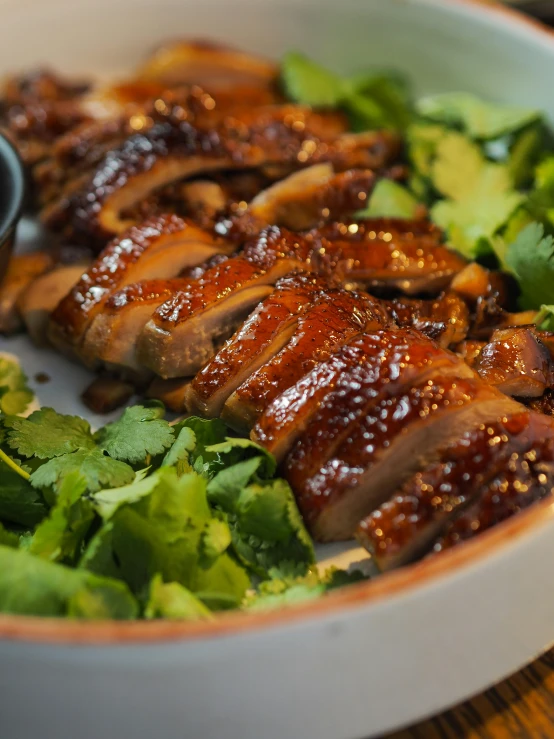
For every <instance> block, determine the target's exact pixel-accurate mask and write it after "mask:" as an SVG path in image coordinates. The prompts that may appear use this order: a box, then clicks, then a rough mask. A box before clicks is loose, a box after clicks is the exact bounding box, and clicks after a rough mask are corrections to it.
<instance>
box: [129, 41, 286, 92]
mask: <svg viewBox="0 0 554 739" xmlns="http://www.w3.org/2000/svg"><path fill="white" fill-rule="evenodd" d="M278 74H279V68H278V66H277V65H276V64H275V63H274V62H271V61H269V60H267V59H264V58H262V57H258V56H254V55H253V54H248V53H246V52H244V51H239V50H238V49H233V48H232V47H230V46H226V45H223V44H219V43H214V42H213V41H206V40H178V41H171V42H167V43H164V44H162V45H160V46H159V47H158V48H157V49H156V50H155V51H154V52H153V53H152V54H151V55H150V56H149V58H148V59H147V60H146V62H145V63H144V64H143V65H142V66H141V67H139V69H138V70H137V76H138V77H139V78H140V79H144V80H150V81H153V82H157V83H161V84H163V85H164V86H166V87H175V86H176V85H184V84H194V85H200V86H201V87H204V88H206V89H207V90H210V92H213V91H215V90H219V89H223V90H228V89H229V88H233V87H235V88H236V87H239V88H240V87H243V86H245V85H246V86H249V87H250V86H257V87H261V88H268V87H269V88H272V87H273V86H274V85H276V82H277V77H278Z"/></svg>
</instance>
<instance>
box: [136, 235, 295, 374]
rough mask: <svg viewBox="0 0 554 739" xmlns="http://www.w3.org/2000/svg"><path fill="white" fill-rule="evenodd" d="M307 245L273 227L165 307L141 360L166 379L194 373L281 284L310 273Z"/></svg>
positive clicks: (152, 324) (147, 334)
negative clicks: (289, 276)
mask: <svg viewBox="0 0 554 739" xmlns="http://www.w3.org/2000/svg"><path fill="white" fill-rule="evenodd" d="M308 254H309V245H308V244H306V243H305V242H304V241H303V240H302V239H301V238H299V237H297V236H296V235H295V234H291V233H289V232H285V231H282V230H280V229H278V228H270V229H267V230H266V231H264V232H262V234H261V235H260V237H259V238H258V239H256V241H255V242H253V243H252V244H249V245H247V246H246V247H245V250H244V252H243V253H242V254H240V255H238V256H236V257H233V258H232V259H228V260H227V261H225V262H222V263H221V264H218V265H216V266H215V267H212V268H211V269H209V270H207V271H206V272H205V273H204V274H203V275H202V277H200V278H199V279H198V280H195V281H194V282H192V281H191V282H188V283H187V284H186V285H185V286H184V287H183V289H182V290H181V291H180V292H178V293H177V294H176V295H175V297H174V298H172V299H171V300H168V301H167V302H166V303H164V304H163V305H161V306H160V307H159V308H158V310H157V311H156V312H155V313H154V315H153V316H152V318H151V320H150V321H149V322H148V323H147V325H146V327H145V329H144V331H143V332H142V335H141V337H140V340H139V345H138V358H139V361H140V362H141V363H142V364H144V365H145V366H146V367H149V368H150V369H151V370H153V371H154V372H155V373H156V374H157V375H160V376H161V377H164V378H169V377H186V376H188V375H193V374H195V373H196V372H198V370H199V369H200V368H201V367H202V365H204V364H205V363H206V362H207V361H208V360H209V359H211V357H213V355H214V354H215V343H216V342H219V341H221V339H222V338H228V336H229V335H230V334H232V333H233V331H235V330H236V328H237V326H238V325H240V323H241V322H242V321H244V319H245V318H246V317H247V316H248V315H249V314H250V313H251V312H252V310H253V309H254V308H255V306H256V305H257V304H258V303H259V302H260V301H261V300H263V299H264V298H266V297H267V296H268V295H269V294H270V293H271V292H272V290H273V285H274V284H275V283H276V282H277V280H278V279H279V278H281V277H284V276H285V275H287V274H289V273H292V272H296V271H308V269H309V266H308V262H307V255H308Z"/></svg>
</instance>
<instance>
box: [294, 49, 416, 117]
mask: <svg viewBox="0 0 554 739" xmlns="http://www.w3.org/2000/svg"><path fill="white" fill-rule="evenodd" d="M281 79H282V82H283V87H284V90H285V94H286V95H287V96H288V97H289V98H290V99H291V100H294V101H295V102H297V103H303V104H304V105H312V106H314V107H327V108H329V107H330V108H338V107H341V108H343V109H345V110H346V111H347V112H348V113H349V114H350V117H351V122H352V124H353V128H354V129H355V130H367V129H369V128H398V129H403V128H405V127H406V126H407V125H408V123H409V121H410V120H411V116H412V111H411V103H410V97H409V92H408V88H407V85H406V83H405V81H404V80H402V79H401V78H400V77H399V76H398V75H397V74H391V73H384V72H369V73H367V72H365V73H362V74H357V75H354V76H352V77H341V76H340V75H337V74H334V73H333V72H330V71H329V70H327V69H325V67H322V66H321V65H320V64H318V63H317V62H314V61H312V60H310V59H308V58H307V57H305V56H304V55H303V54H299V53H298V52H289V53H288V54H286V55H285V57H284V58H283V61H282V66H281Z"/></svg>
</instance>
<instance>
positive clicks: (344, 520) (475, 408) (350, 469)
mask: <svg viewBox="0 0 554 739" xmlns="http://www.w3.org/2000/svg"><path fill="white" fill-rule="evenodd" d="M520 408H521V406H519V405H518V404H517V403H515V402H514V401H512V400H511V399H509V398H507V397H506V396H504V395H502V393H500V392H498V391H497V390H496V389H494V388H491V387H489V386H488V385H486V384H485V383H484V382H482V381H481V380H479V379H473V378H458V377H445V376H444V374H443V372H442V370H441V371H439V372H438V374H436V375H435V377H434V378H433V377H432V378H430V379H426V380H424V381H423V382H422V381H421V380H420V381H419V382H418V383H417V384H415V385H413V386H412V387H410V388H409V389H404V391H403V392H402V393H400V394H398V395H396V396H395V397H390V396H389V397H386V398H381V399H380V400H379V401H378V402H375V401H369V403H366V404H365V405H364V407H363V409H362V412H361V413H360V414H359V415H358V419H359V420H357V422H355V423H350V424H349V426H348V429H347V433H346V435H345V434H344V433H343V434H342V437H341V443H340V444H338V445H337V444H336V442H335V441H333V442H332V443H331V444H330V445H327V448H325V445H323V449H322V451H323V454H322V455H321V456H320V457H319V458H318V460H317V463H316V466H315V470H314V469H313V465H306V463H305V459H306V454H307V450H306V448H304V443H303V442H304V438H305V437H306V436H308V435H309V434H314V433H317V430H318V427H317V426H316V425H314V422H312V424H310V427H308V429H306V431H305V433H304V434H303V435H302V437H301V438H300V439H299V440H298V442H297V444H296V446H295V448H294V449H293V450H292V452H291V454H290V455H289V457H288V458H287V460H286V463H285V476H286V478H287V479H288V481H289V482H290V484H291V486H292V488H293V490H294V492H295V495H296V500H297V502H298V505H299V508H300V510H301V512H302V514H303V516H304V520H305V521H306V522H307V524H308V526H309V527H310V529H311V531H312V533H313V535H314V537H315V538H316V539H318V540H321V541H336V540H343V539H348V538H350V537H351V536H352V535H353V533H354V531H355V529H356V526H357V524H358V523H359V521H360V520H361V519H363V518H364V517H365V516H367V515H369V513H371V512H372V511H373V510H374V509H375V508H377V507H378V506H379V505H381V504H382V503H383V502H384V501H385V500H386V499H387V498H388V497H389V496H390V495H391V494H392V493H393V492H394V491H395V490H396V489H397V488H398V487H399V486H400V485H401V484H402V483H403V482H404V481H405V480H406V479H407V478H408V477H409V476H410V475H411V474H413V473H414V472H416V471H417V470H418V469H421V467H423V466H425V465H427V464H429V462H430V461H432V460H433V459H434V458H435V457H436V454H437V452H438V450H439V449H440V448H441V446H443V445H444V444H445V443H448V442H449V441H451V440H454V439H456V438H459V437H460V435H462V434H464V433H465V431H467V430H470V429H472V428H475V427H477V426H479V425H480V424H482V423H487V422H489V421H491V420H496V419H497V418H500V417H502V416H504V415H508V414H510V413H513V412H517V410H518V409H520ZM348 410H349V408H348V406H347V407H346V408H344V409H343V413H344V414H347V413H348ZM319 432H320V433H321V434H322V435H323V436H327V435H328V431H327V429H319ZM329 446H330V447H331V451H330V453H329V448H328V447H329Z"/></svg>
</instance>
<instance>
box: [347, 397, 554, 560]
mask: <svg viewBox="0 0 554 739" xmlns="http://www.w3.org/2000/svg"><path fill="white" fill-rule="evenodd" d="M551 433H552V422H551V421H550V420H549V419H548V420H547V419H544V418H542V417H541V416H539V415H537V414H535V413H530V412H529V411H523V410H522V411H520V412H519V413H516V414H515V415H512V416H509V417H504V418H501V419H498V420H497V421H494V422H490V423H486V424H481V425H480V426H477V427H476V428H474V429H471V430H470V431H468V432H466V433H465V434H464V435H463V436H461V438H459V439H456V440H455V441H454V442H453V443H452V444H450V445H448V446H446V447H445V448H444V449H442V450H441V451H440V453H439V455H438V459H437V461H436V462H434V463H433V464H432V465H430V466H429V467H427V468H426V469H424V470H423V471H421V472H417V473H416V474H415V475H414V476H413V477H411V478H410V479H409V480H408V481H407V482H406V483H404V485H403V486H402V488H401V489H400V490H399V491H398V492H397V493H396V494H395V495H394V496H393V497H392V498H391V499H390V500H388V501H387V502H385V503H383V505H381V507H380V508H378V509H377V510H376V511H373V513H371V515H369V516H368V517H367V518H365V519H364V520H363V521H362V522H361V523H360V525H359V526H358V529H357V533H356V538H357V539H358V541H359V542H360V543H361V544H362V545H363V546H364V547H365V548H366V549H367V550H368V551H369V552H371V554H372V557H373V559H374V561H375V562H376V564H377V566H378V567H379V569H381V570H389V569H392V568H394V567H399V566H402V565H404V564H407V563H408V562H411V561H412V560H414V559H417V558H418V557H420V556H421V555H422V554H424V553H425V552H426V551H428V550H429V549H430V547H431V546H432V544H433V541H434V540H435V539H436V538H437V537H438V536H439V535H440V533H441V532H442V531H443V530H444V529H445V528H446V526H447V525H448V523H449V522H450V521H452V519H454V518H455V517H456V516H457V515H458V514H459V511H460V510H462V509H463V508H467V506H468V505H469V504H471V503H472V501H473V500H474V499H475V497H476V496H477V495H478V494H479V491H480V490H481V489H482V487H483V485H485V484H486V483H487V482H488V481H490V480H491V479H493V478H494V477H495V476H496V475H497V474H498V473H499V472H502V471H503V470H505V469H506V467H507V466H508V462H509V460H511V459H512V455H514V454H521V453H522V452H526V451H528V450H529V449H530V448H531V447H532V446H533V445H534V444H536V443H537V441H539V443H540V441H541V440H542V439H543V438H544V437H545V435H548V434H551Z"/></svg>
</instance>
